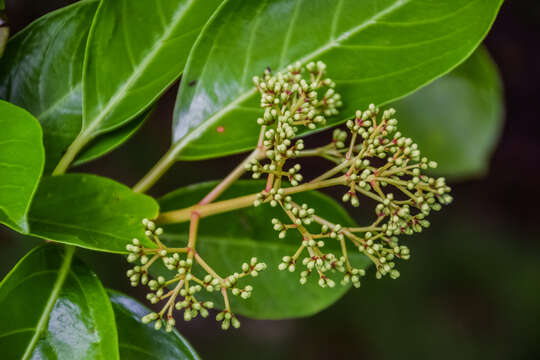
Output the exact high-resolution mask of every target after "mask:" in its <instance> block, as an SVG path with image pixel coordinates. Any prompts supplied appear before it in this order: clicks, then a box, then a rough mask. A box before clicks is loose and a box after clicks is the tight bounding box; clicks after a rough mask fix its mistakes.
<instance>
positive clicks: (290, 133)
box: [245, 61, 342, 201]
mask: <svg viewBox="0 0 540 360" xmlns="http://www.w3.org/2000/svg"><path fill="white" fill-rule="evenodd" d="M325 72H326V65H325V64H324V63H323V62H320V61H319V62H317V63H309V64H307V65H306V66H305V67H303V66H301V64H300V63H297V64H295V65H291V66H289V67H288V69H287V71H286V72H283V73H277V74H276V75H273V74H272V72H271V71H270V70H269V69H267V70H266V71H265V73H264V75H263V76H262V77H258V76H256V77H254V78H253V81H254V83H255V85H256V87H257V89H258V90H259V92H260V94H261V107H262V108H263V109H264V115H263V116H262V117H261V118H259V119H257V123H258V124H259V125H261V127H263V142H262V145H263V146H264V148H265V149H266V154H265V155H266V157H265V159H263V160H260V161H259V160H257V159H253V160H251V162H249V163H248V164H246V166H245V168H246V170H248V171H251V172H252V177H253V178H254V179H258V178H260V177H261V176H262V175H263V174H265V175H268V176H272V177H274V178H276V179H277V181H276V183H277V184H278V185H279V184H280V183H281V179H282V178H284V179H286V180H287V181H288V182H289V183H290V184H291V185H292V186H296V185H298V184H299V183H300V182H301V181H302V180H303V176H302V174H301V173H300V169H301V168H300V165H299V164H295V165H293V166H291V167H289V168H287V169H285V165H286V164H285V163H286V161H287V160H288V159H291V158H295V157H296V156H297V155H298V154H299V152H300V151H302V150H303V149H304V142H303V141H302V140H301V139H299V140H295V137H297V136H298V134H299V132H300V131H301V130H302V129H303V128H307V129H315V128H316V127H317V126H323V125H325V124H326V118H327V117H329V116H333V115H337V114H338V108H339V107H340V106H342V102H341V96H340V95H339V94H338V93H336V91H335V90H334V87H335V83H334V82H333V81H332V80H331V79H329V78H326V77H325ZM279 188H280V187H279V186H276V187H275V190H278V189H279ZM265 195H269V196H272V197H273V195H275V194H265ZM275 200H276V201H279V200H278V199H275Z"/></svg>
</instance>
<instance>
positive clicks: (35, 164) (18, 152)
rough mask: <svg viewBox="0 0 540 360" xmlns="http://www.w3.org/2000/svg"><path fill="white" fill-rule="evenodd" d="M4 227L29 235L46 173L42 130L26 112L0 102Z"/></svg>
mask: <svg viewBox="0 0 540 360" xmlns="http://www.w3.org/2000/svg"><path fill="white" fill-rule="evenodd" d="M0 129H2V130H1V131H0V174H1V175H0V223H4V224H6V225H8V226H10V227H12V228H13V229H15V230H18V231H22V232H27V231H28V222H27V212H28V209H29V207H30V202H31V201H32V197H33V196H34V192H35V191H36V188H37V186H38V183H39V179H40V177H41V173H42V171H43V163H44V155H43V140H42V134H41V128H40V127H39V123H38V122H37V120H36V119H35V118H34V117H33V116H32V115H30V114H29V113H28V112H26V111H25V110H23V109H21V108H19V107H17V106H15V105H12V104H10V103H7V102H5V101H1V100H0Z"/></svg>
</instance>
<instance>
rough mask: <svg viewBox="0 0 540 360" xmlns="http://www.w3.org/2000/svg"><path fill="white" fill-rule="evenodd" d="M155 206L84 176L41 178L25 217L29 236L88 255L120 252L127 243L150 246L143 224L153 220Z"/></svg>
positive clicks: (107, 181) (123, 188)
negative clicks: (134, 241)
mask: <svg viewBox="0 0 540 360" xmlns="http://www.w3.org/2000/svg"><path fill="white" fill-rule="evenodd" d="M157 214H158V206H157V204H156V202H155V201H154V200H153V199H152V198H151V197H149V196H146V195H142V194H136V193H134V192H133V191H131V189H130V188H128V187H127V186H124V185H122V184H119V183H117V182H115V181H113V180H110V179H107V178H103V177H99V176H95V175H86V174H67V175H59V176H51V177H47V178H44V179H43V181H42V182H41V184H40V186H39V188H38V191H37V193H36V196H35V198H34V201H33V203H32V207H31V209H30V213H29V219H28V220H29V222H30V233H31V234H32V235H35V236H38V237H40V238H44V239H48V240H52V241H58V242H62V243H66V244H70V245H75V246H80V247H83V248H87V249H93V250H98V251H107V252H125V251H126V250H125V247H126V244H128V243H129V242H130V241H131V239H132V238H139V239H140V240H141V241H142V242H144V243H145V244H146V246H152V243H150V241H149V240H147V239H146V237H145V235H144V226H143V225H142V222H141V221H142V219H143V218H148V219H152V218H155V217H156V216H157Z"/></svg>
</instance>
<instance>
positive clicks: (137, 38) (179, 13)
mask: <svg viewBox="0 0 540 360" xmlns="http://www.w3.org/2000/svg"><path fill="white" fill-rule="evenodd" d="M220 2H221V0H208V1H195V0H162V1H157V2H154V3H153V5H151V6H149V5H148V2H147V1H146V0H105V1H102V3H101V5H100V6H99V8H98V11H97V13H96V21H95V23H94V24H93V26H92V30H91V33H90V36H89V40H88V47H87V53H86V58H85V70H84V77H83V83H84V86H83V87H84V91H83V131H82V133H81V137H82V138H85V137H86V138H90V137H93V136H95V135H96V134H99V133H104V132H108V131H111V130H113V129H116V128H118V127H119V126H121V125H123V124H125V123H126V122H127V121H128V120H130V119H132V118H133V117H135V116H136V115H138V114H140V113H141V112H142V111H143V110H144V109H146V108H147V107H148V106H149V105H150V104H152V102H153V101H154V100H155V99H156V98H157V97H158V96H159V95H160V94H161V93H162V92H163V91H165V89H167V87H168V86H169V85H170V84H171V83H172V82H173V81H175V80H176V79H177V78H178V77H179V76H180V74H181V72H182V70H183V69H184V65H185V62H186V59H187V56H188V53H189V50H190V49H191V46H192V44H193V42H194V40H195V38H196V37H197V35H198V33H199V31H200V29H201V28H202V26H203V25H204V24H205V23H206V21H207V20H208V18H209V17H210V15H211V14H212V12H213V11H214V10H215V8H216V7H217V5H218V4H219V3H220Z"/></svg>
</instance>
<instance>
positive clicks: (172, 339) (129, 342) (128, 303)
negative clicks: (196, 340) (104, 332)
mask: <svg viewBox="0 0 540 360" xmlns="http://www.w3.org/2000/svg"><path fill="white" fill-rule="evenodd" d="M109 297H110V299H111V302H112V306H113V309H114V314H115V317H116V326H117V328H118V345H119V346H120V357H121V358H122V359H129V360H138V359H140V360H150V359H156V360H162V359H167V360H195V359H199V356H198V355H197V353H196V352H195V350H193V348H192V347H191V346H190V345H189V343H188V342H187V341H186V339H184V338H183V337H182V336H181V335H180V334H179V333H178V332H177V331H176V330H174V331H172V332H170V333H168V332H166V331H165V329H163V328H162V329H161V330H159V331H157V330H155V329H154V326H153V324H144V323H143V322H142V321H141V318H142V317H143V316H144V315H146V314H148V313H150V312H151V310H150V309H148V308H147V307H145V306H143V305H142V304H140V303H139V302H138V301H136V300H135V299H133V298H131V297H129V296H126V295H124V294H121V293H119V292H117V291H113V290H109Z"/></svg>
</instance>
